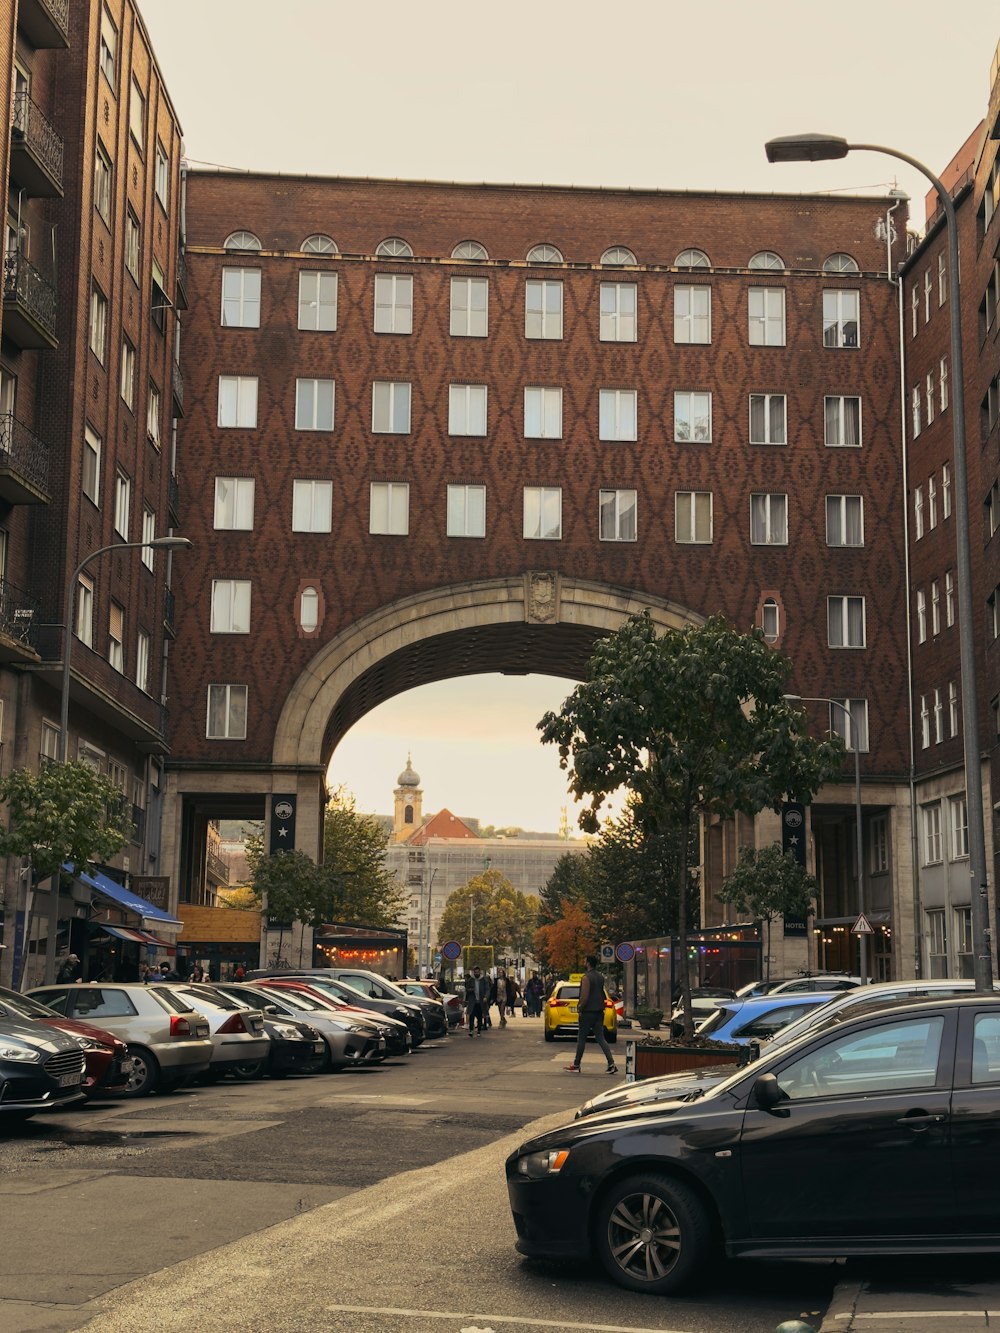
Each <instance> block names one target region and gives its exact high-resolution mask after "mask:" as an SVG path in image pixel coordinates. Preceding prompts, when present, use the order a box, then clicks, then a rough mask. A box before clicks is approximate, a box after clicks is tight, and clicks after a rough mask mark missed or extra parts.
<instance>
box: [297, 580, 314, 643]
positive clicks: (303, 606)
mask: <svg viewBox="0 0 1000 1333" xmlns="http://www.w3.org/2000/svg"><path fill="white" fill-rule="evenodd" d="M299 624H300V625H301V626H302V628H303V629H304V630H305V632H306V633H307V634H312V632H313V630H314V629H315V628H316V626H317V625H318V624H319V593H318V592H317V591H316V589H315V588H313V587H308V588H303V589H302V592H301V593H300V594H299Z"/></svg>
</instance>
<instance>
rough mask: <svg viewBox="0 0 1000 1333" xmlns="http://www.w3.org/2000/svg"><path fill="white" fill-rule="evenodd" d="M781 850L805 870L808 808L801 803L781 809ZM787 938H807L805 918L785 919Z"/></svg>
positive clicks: (792, 803)
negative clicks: (792, 857)
mask: <svg viewBox="0 0 1000 1333" xmlns="http://www.w3.org/2000/svg"><path fill="white" fill-rule="evenodd" d="M781 850H782V851H783V852H784V853H785V855H786V856H789V855H790V856H794V857H795V859H796V861H798V863H799V865H800V866H802V868H803V869H805V864H806V808H805V806H804V805H803V804H802V803H801V802H800V801H786V802H785V804H784V805H783V806H782V807H781ZM784 920H785V937H786V939H787V938H788V937H790V936H791V937H795V936H800V937H801V936H805V935H807V934H808V924H807V922H806V919H805V917H800V916H786V917H785V919H784Z"/></svg>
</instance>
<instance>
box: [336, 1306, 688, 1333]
mask: <svg viewBox="0 0 1000 1333" xmlns="http://www.w3.org/2000/svg"><path fill="white" fill-rule="evenodd" d="M326 1309H327V1310H328V1311H329V1312H330V1313H331V1314H389V1315H399V1316H401V1317H402V1318H404V1319H416V1318H420V1319H482V1320H488V1321H489V1322H490V1323H492V1324H519V1325H520V1326H521V1328H568V1329H575V1328H578V1329H582V1330H584V1333H687V1331H686V1330H685V1329H679V1328H663V1327H660V1328H640V1327H639V1326H638V1325H637V1324H589V1323H588V1324H572V1323H567V1322H566V1321H565V1320H562V1319H529V1318H527V1317H523V1318H522V1317H519V1316H517V1315H505V1314H480V1313H476V1312H474V1311H469V1310H406V1309H401V1308H398V1307H396V1306H392V1305H328V1306H327V1307H326ZM481 1333H485V1330H482V1331H481Z"/></svg>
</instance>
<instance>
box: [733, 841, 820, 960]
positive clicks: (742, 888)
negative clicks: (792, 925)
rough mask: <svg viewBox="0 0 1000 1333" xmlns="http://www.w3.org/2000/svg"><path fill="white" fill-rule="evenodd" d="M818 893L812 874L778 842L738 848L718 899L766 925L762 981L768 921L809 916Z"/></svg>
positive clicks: (769, 942)
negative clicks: (735, 858) (764, 845)
mask: <svg viewBox="0 0 1000 1333" xmlns="http://www.w3.org/2000/svg"><path fill="white" fill-rule="evenodd" d="M818 893H819V884H818V883H817V881H816V877H815V875H810V874H809V872H808V871H807V870H806V868H805V866H801V865H799V863H798V861H796V859H795V857H794V856H792V854H791V853H790V852H783V851H782V850H781V847H780V846H779V845H778V843H776V842H774V843H771V844H770V846H768V847H760V848H757V847H741V848H740V859H739V862H738V864H737V866H736V869H735V870H734V871H733V872H732V874H731V875H729V876H728V877H727V879H726V882H725V883H724V884H723V886H722V891H721V893H720V894H719V898H720V900H721V901H722V902H724V903H729V905H730V906H731V907H732V908H733V909H734V910H735V911H736V912H738V913H740V914H741V915H743V916H749V917H752V918H753V919H754V920H755V921H763V922H765V923H766V924H767V963H766V965H765V971H764V978H765V980H766V981H770V979H771V922H772V921H773V920H774V919H775V918H776V917H779V916H792V917H807V916H809V915H810V913H811V912H812V910H813V902H814V900H815V898H816V896H817V894H818Z"/></svg>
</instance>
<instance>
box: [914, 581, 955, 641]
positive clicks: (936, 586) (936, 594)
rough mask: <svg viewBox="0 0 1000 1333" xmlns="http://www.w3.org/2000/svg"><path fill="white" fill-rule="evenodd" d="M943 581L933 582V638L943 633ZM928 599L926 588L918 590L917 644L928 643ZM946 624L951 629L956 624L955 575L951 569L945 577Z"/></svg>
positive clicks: (931, 623)
mask: <svg viewBox="0 0 1000 1333" xmlns="http://www.w3.org/2000/svg"><path fill="white" fill-rule="evenodd" d="M941 601H942V597H941V580H940V579H932V580H931V595H930V632H931V635H932V637H936V636H937V635H938V634H940V633H941ZM927 610H928V598H927V590H926V588H918V589H917V642H918V643H926V642H927V625H928V620H927ZM944 623H945V625H946V626H947V627H948V628H949V629H950V628H951V627H952V626H953V625H954V623H955V575H954V573H953V572H952V571H951V570H950V569H949V570H946V571H945V576H944Z"/></svg>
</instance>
